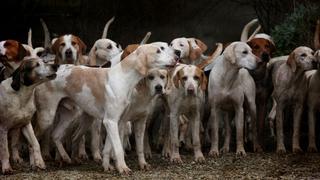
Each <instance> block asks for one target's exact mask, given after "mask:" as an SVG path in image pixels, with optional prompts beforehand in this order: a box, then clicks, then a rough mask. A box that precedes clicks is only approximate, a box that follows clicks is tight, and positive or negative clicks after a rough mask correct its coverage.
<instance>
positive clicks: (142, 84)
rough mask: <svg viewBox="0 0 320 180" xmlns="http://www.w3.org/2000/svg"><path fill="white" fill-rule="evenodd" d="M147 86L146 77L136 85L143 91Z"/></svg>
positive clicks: (138, 89)
mask: <svg viewBox="0 0 320 180" xmlns="http://www.w3.org/2000/svg"><path fill="white" fill-rule="evenodd" d="M146 87H147V80H146V78H143V79H141V80H140V81H139V82H138V84H137V85H136V89H137V91H138V92H139V91H143V89H145V88H146Z"/></svg>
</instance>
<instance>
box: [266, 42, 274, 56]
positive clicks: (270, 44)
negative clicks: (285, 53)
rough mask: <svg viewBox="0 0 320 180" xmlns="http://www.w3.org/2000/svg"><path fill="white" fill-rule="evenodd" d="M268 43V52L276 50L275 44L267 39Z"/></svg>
mask: <svg viewBox="0 0 320 180" xmlns="http://www.w3.org/2000/svg"><path fill="white" fill-rule="evenodd" d="M268 43H269V46H270V54H273V53H274V52H275V51H276V46H275V45H274V44H273V43H272V42H270V41H268Z"/></svg>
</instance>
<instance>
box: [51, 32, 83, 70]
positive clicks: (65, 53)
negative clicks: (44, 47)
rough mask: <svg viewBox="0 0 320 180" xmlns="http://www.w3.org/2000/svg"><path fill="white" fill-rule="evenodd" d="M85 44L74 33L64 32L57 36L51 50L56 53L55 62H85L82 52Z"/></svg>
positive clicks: (78, 63) (77, 63)
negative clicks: (64, 33)
mask: <svg viewBox="0 0 320 180" xmlns="http://www.w3.org/2000/svg"><path fill="white" fill-rule="evenodd" d="M86 48H87V46H86V45H85V44H84V42H83V41H82V40H81V39H80V38H79V37H78V36H75V35H72V34H66V35H63V36H60V37H59V38H57V39H56V40H55V41H54V43H53V44H52V47H51V49H52V51H53V53H54V54H55V55H56V57H55V60H54V62H55V64H76V65H80V64H87V62H86V60H85V58H84V57H83V54H84V53H85V52H86Z"/></svg>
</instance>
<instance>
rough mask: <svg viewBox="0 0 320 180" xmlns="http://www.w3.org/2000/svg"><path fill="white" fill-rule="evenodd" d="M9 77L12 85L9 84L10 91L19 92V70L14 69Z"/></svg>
mask: <svg viewBox="0 0 320 180" xmlns="http://www.w3.org/2000/svg"><path fill="white" fill-rule="evenodd" d="M11 76H12V83H11V87H12V89H14V90H15V91H19V89H20V83H21V79H20V76H21V75H20V68H18V69H16V70H15V71H14V72H13V73H12V75H11Z"/></svg>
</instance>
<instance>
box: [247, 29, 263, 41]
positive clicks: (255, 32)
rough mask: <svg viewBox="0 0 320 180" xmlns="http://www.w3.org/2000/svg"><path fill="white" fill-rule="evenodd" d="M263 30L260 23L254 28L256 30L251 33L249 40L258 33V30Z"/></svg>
mask: <svg viewBox="0 0 320 180" xmlns="http://www.w3.org/2000/svg"><path fill="white" fill-rule="evenodd" d="M260 30H261V25H259V26H258V27H257V29H256V30H254V32H253V33H252V34H251V36H250V37H249V39H248V41H250V40H251V39H252V38H253V37H254V36H255V35H256V34H258V32H259V31H260Z"/></svg>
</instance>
